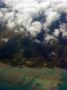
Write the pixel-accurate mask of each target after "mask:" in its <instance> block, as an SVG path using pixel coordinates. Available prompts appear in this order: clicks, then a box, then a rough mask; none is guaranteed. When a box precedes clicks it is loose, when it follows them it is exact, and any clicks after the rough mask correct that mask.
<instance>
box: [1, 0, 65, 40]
mask: <svg viewBox="0 0 67 90" xmlns="http://www.w3.org/2000/svg"><path fill="white" fill-rule="evenodd" d="M0 2H3V3H5V4H6V6H7V7H5V8H1V9H0V22H2V21H3V22H6V27H7V29H9V30H13V31H15V32H16V31H17V33H18V32H21V33H25V32H26V30H27V32H29V34H30V36H31V37H36V36H37V34H38V33H40V32H41V30H42V27H43V29H44V30H45V31H46V32H47V34H48V33H49V31H50V29H49V26H51V25H52V24H53V22H54V21H57V20H59V21H60V16H61V13H63V12H64V13H66V14H67V0H3V1H2V0H0ZM42 14H43V15H42ZM40 15H41V16H43V17H44V19H45V20H44V22H43V23H42V22H40V19H42V17H41V18H40ZM35 18H36V19H35ZM34 19H35V20H34ZM33 21H34V22H33ZM63 23H65V22H63ZM23 26H24V27H25V32H24V29H23ZM59 27H60V23H59ZM61 31H62V30H61ZM62 32H63V33H62V34H63V38H64V36H67V34H66V33H65V32H66V29H64V30H63V31H62ZM54 36H56V37H58V36H59V29H57V28H56V27H55V29H54V30H53V33H52V35H51V36H48V37H45V40H48V39H49V38H54Z"/></svg>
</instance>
